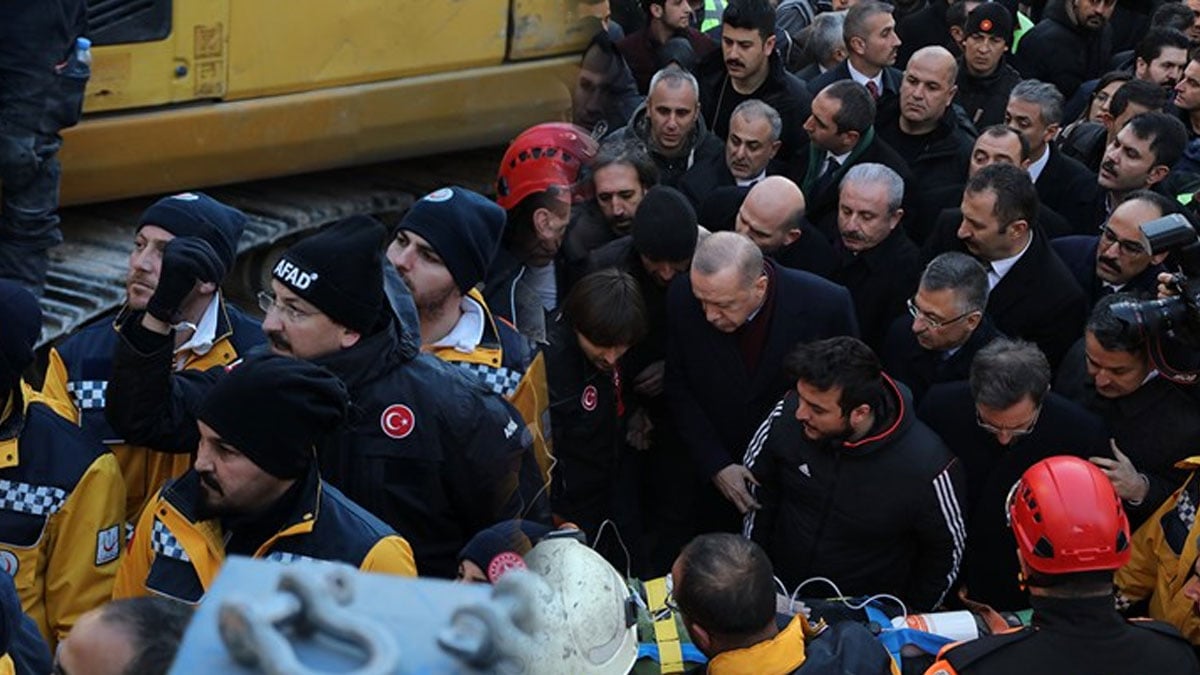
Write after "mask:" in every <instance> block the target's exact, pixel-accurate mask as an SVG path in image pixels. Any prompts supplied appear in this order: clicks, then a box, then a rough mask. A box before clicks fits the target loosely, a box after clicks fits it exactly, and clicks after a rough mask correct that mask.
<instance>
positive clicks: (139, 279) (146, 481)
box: [42, 192, 263, 522]
mask: <svg viewBox="0 0 1200 675" xmlns="http://www.w3.org/2000/svg"><path fill="white" fill-rule="evenodd" d="M245 223H246V216H245V214H243V213H242V212H241V211H239V210H237V209H235V208H233V207H230V206H226V205H225V204H222V203H220V202H218V201H217V200H215V199H213V198H211V197H209V196H207V195H205V194H202V193H199V192H185V193H182V194H177V195H173V196H170V197H164V198H163V199H160V200H158V201H157V202H155V203H154V204H153V205H152V206H150V208H148V209H146V211H145V212H144V213H143V214H142V216H141V218H140V219H139V220H138V226H137V229H136V231H135V234H134V240H133V242H134V245H133V251H131V252H130V254H129V271H128V274H127V276H126V278H125V306H124V307H122V308H121V310H120V311H119V312H118V313H117V315H116V317H109V318H105V319H102V320H100V321H96V322H94V323H93V324H92V325H90V326H88V327H86V328H84V329H83V330H80V331H79V332H77V333H75V334H73V335H71V336H70V337H69V338H67V339H66V340H64V341H63V342H62V343H60V344H59V345H58V346H57V347H56V348H54V349H52V350H51V352H50V366H49V368H48V370H47V372H46V380H45V383H44V384H43V386H42V393H43V394H44V395H46V396H49V397H51V398H53V399H55V400H57V401H59V402H61V404H62V406H61V407H63V408H64V409H66V410H68V411H69V414H70V416H71V417H72V418H73V419H75V420H77V421H78V422H79V423H80V426H82V427H83V431H84V433H86V434H87V435H88V436H90V437H91V438H93V439H94V440H96V441H97V442H100V443H104V444H105V445H107V446H108V447H109V449H111V450H112V452H113V454H114V455H116V457H117V461H118V462H119V463H120V465H121V475H122V476H124V477H125V488H126V503H125V518H126V519H127V520H128V521H129V522H133V521H134V520H136V519H137V516H138V513H139V512H141V510H142V506H143V505H144V504H145V503H146V500H148V499H149V498H150V496H151V495H153V494H154V491H155V490H157V489H158V487H159V486H160V485H162V484H163V482H164V481H166V480H167V479H169V478H176V477H178V476H180V475H182V474H183V472H184V471H187V469H188V466H190V465H191V457H190V450H189V451H188V452H185V453H182V454H172V453H164V452H158V451H155V450H152V449H150V448H147V447H142V446H138V445H136V444H131V443H129V442H127V440H126V439H125V438H124V437H123V436H122V434H120V433H119V432H117V431H116V430H115V429H114V428H113V427H112V426H111V425H110V424H109V422H108V420H107V419H106V418H105V416H104V403H105V398H106V397H105V391H106V389H107V387H108V381H109V378H110V376H111V374H112V370H113V351H114V350H115V348H116V345H117V343H118V342H119V341H120V337H119V334H118V332H117V330H116V329H118V328H119V327H120V326H121V325H123V324H124V323H125V322H126V321H128V320H129V318H130V317H131V316H132V315H134V314H135V313H136V312H141V311H145V310H146V306H147V304H148V303H149V301H150V298H151V297H152V296H153V295H154V293H155V292H156V291H157V290H158V287H159V279H160V276H161V273H162V264H163V250H164V248H165V247H166V245H167V243H168V242H170V241H171V240H172V239H175V238H176V237H199V238H201V239H203V240H204V241H206V242H208V244H209V246H211V247H212V249H213V250H214V251H215V252H216V253H217V257H218V272H217V275H216V277H215V279H214V282H215V283H208V284H200V285H198V286H196V287H195V288H193V287H192V286H191V284H189V283H186V282H185V283H184V285H182V286H179V287H178V288H177V289H164V291H167V290H170V291H171V292H172V293H175V294H176V295H178V298H177V299H175V300H171V302H172V303H174V302H178V303H179V304H178V310H179V311H178V315H177V316H175V317H173V318H172V320H173V323H174V325H175V326H176V329H175V334H174V342H173V345H172V350H171V351H172V354H171V359H170V361H171V367H172V369H173V370H207V369H208V368H212V367H213V366H220V365H226V364H229V363H233V362H234V361H237V360H238V359H241V358H243V357H244V356H245V355H246V353H247V352H248V351H250V350H251V349H253V348H254V347H256V346H258V345H261V344H262V342H263V333H262V329H261V328H260V326H259V322H258V321H257V320H256V319H254V318H252V317H250V316H249V315H247V314H245V313H243V312H242V311H241V310H240V309H238V308H237V307H236V306H234V305H232V304H230V303H227V302H226V301H225V298H224V296H223V295H222V294H221V291H220V288H219V286H218V284H219V283H220V281H221V279H222V278H224V277H225V275H226V274H227V273H228V272H229V271H230V270H231V269H232V268H233V264H234V259H235V256H236V254H237V247H238V240H239V239H240V238H241V236H242V228H243V227H245Z"/></svg>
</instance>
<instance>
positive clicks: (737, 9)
mask: <svg viewBox="0 0 1200 675" xmlns="http://www.w3.org/2000/svg"><path fill="white" fill-rule="evenodd" d="M696 76H697V79H699V81H700V108H701V110H702V111H703V113H704V119H706V120H708V122H709V125H710V128H711V129H712V132H713V133H714V134H716V136H717V137H718V138H721V139H724V138H725V137H726V136H728V134H729V118H730V116H731V115H732V114H733V109H734V108H736V107H737V106H738V104H740V103H741V102H742V101H746V100H749V99H752V98H756V99H758V100H760V101H763V102H764V103H767V104H768V105H770V106H771V107H772V108H774V109H775V110H776V111H777V112H778V113H779V116H780V118H782V120H783V130H782V133H781V134H780V140H781V141H782V146H781V147H780V149H779V152H780V156H781V157H784V158H788V157H791V156H792V155H793V154H795V152H796V150H797V148H799V147H800V145H801V144H802V143H803V142H804V129H803V127H802V126H801V125H803V124H804V120H805V119H806V118H807V117H808V113H809V108H810V106H811V104H812V94H810V93H809V92H808V90H806V89H805V87H804V83H803V82H801V81H800V79H799V78H797V77H796V76H795V75H792V74H791V73H789V72H787V70H786V69H785V68H784V65H783V60H782V59H781V58H780V56H779V54H778V53H777V51H776V49H775V9H774V7H772V5H771V3H770V2H768V0H731V1H730V2H729V4H727V5H726V6H725V12H724V13H723V14H722V15H721V49H720V50H719V51H715V52H713V53H712V54H710V55H709V56H708V58H706V59H704V60H703V61H701V62H700V64H699V65H698V66H697V68H696Z"/></svg>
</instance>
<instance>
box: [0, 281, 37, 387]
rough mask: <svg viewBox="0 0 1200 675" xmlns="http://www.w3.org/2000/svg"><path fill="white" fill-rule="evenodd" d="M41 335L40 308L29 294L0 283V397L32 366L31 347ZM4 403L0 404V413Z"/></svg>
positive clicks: (6, 282)
mask: <svg viewBox="0 0 1200 675" xmlns="http://www.w3.org/2000/svg"><path fill="white" fill-rule="evenodd" d="M41 332H42V308H41V307H40V306H39V305H38V301H37V298H35V297H33V294H32V293H30V292H29V291H27V290H25V289H24V288H22V287H21V285H20V284H17V283H15V282H12V281H8V280H5V279H0V395H4V394H7V393H9V390H10V388H11V387H12V386H13V385H14V384H16V383H17V381H18V380H19V379H21V373H23V372H24V371H25V369H26V368H28V367H29V364H31V363H33V346H34V345H36V344H37V339H38V336H39V335H41ZM3 407H4V401H3V400H0V409H3Z"/></svg>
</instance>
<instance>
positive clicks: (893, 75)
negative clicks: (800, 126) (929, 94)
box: [808, 59, 904, 103]
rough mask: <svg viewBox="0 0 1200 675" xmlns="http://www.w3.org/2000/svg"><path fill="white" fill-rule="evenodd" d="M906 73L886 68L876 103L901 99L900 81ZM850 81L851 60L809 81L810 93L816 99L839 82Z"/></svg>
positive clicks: (882, 75)
mask: <svg viewBox="0 0 1200 675" xmlns="http://www.w3.org/2000/svg"><path fill="white" fill-rule="evenodd" d="M903 76H904V73H902V72H900V71H899V70H897V69H895V68H892V67H891V66H889V67H887V68H884V69H883V73H882V74H881V75H880V77H881V79H882V81H883V91H881V92H879V100H878V101H876V103H884V102H886V101H887V100H888V99H892V98H899V97H900V80H901V79H903ZM849 79H850V61H849V59H847V60H845V61H842V62H841V63H839V64H838V65H837V67H836V68H830V69H829V70H827V71H825V72H824V73H822V74H821V75H820V76H819V77H817V78H816V79H815V80H809V81H808V93H810V94H812V95H813V96H814V97H815V96H816V95H817V94H819V93H821V90H822V89H824V88H825V87H828V86H829V85H831V84H833V83H834V82H837V81H838V80H849Z"/></svg>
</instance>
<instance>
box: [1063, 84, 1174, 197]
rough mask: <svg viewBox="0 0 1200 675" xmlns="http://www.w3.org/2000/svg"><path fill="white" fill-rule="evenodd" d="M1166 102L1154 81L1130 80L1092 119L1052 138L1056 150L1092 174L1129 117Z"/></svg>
mask: <svg viewBox="0 0 1200 675" xmlns="http://www.w3.org/2000/svg"><path fill="white" fill-rule="evenodd" d="M1166 103H1167V93H1166V92H1165V91H1163V89H1162V87H1160V86H1158V85H1157V84H1154V83H1151V82H1147V81H1146V80H1139V79H1136V78H1135V79H1132V80H1129V81H1128V82H1126V83H1125V84H1122V85H1121V86H1120V88H1119V89H1117V90H1116V91H1115V92H1113V95H1112V98H1110V99H1109V101H1108V105H1107V106H1106V108H1105V109H1104V110H1102V111H1101V112H1100V119H1099V120H1098V121H1095V122H1083V123H1081V124H1078V125H1076V126H1075V127H1074V128H1073V129H1071V132H1070V133H1068V134H1062V135H1060V136H1059V138H1058V139H1057V140H1056V141H1055V143H1054V145H1055V148H1056V149H1060V150H1061V151H1062V153H1063V154H1064V155H1067V156H1069V157H1072V158H1073V159H1076V160H1078V161H1079V162H1080V163H1081V164H1083V165H1084V166H1085V167H1087V168H1088V170H1090V171H1091V172H1092V173H1099V172H1100V164H1101V162H1103V161H1104V153H1105V152H1106V151H1107V150H1108V146H1109V145H1111V144H1112V142H1113V141H1114V140H1115V139H1116V137H1117V132H1119V131H1121V129H1122V128H1124V127H1125V124H1126V123H1127V122H1129V120H1131V119H1133V118H1134V117H1137V116H1138V115H1141V114H1142V113H1145V112H1155V111H1161V110H1162V109H1163V106H1165V105H1166Z"/></svg>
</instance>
